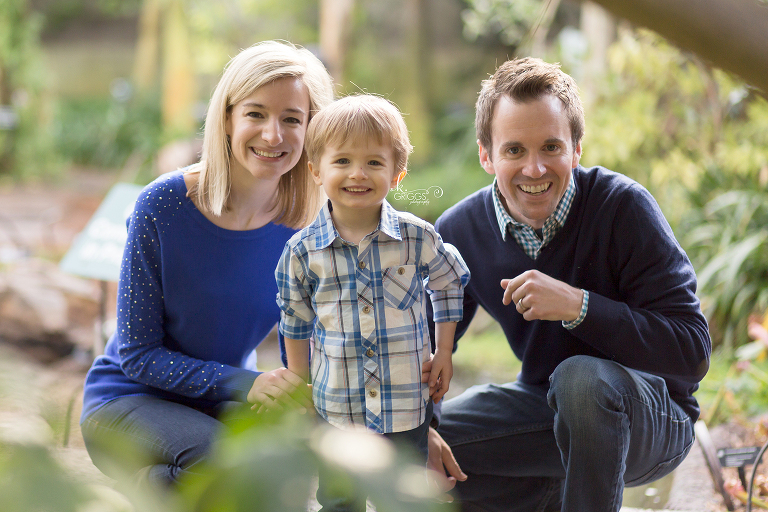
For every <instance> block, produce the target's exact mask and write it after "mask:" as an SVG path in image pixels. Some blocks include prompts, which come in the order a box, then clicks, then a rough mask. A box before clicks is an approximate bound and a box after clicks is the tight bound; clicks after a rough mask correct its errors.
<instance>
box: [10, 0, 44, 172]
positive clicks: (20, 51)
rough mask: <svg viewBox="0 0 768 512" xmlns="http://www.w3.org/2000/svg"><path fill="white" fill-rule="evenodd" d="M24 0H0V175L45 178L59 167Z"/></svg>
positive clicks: (34, 17)
mask: <svg viewBox="0 0 768 512" xmlns="http://www.w3.org/2000/svg"><path fill="white" fill-rule="evenodd" d="M41 26H42V17H41V16H40V15H39V14H37V13H35V12H33V11H32V10H31V9H30V8H29V7H28V5H27V1H26V0H0V110H1V111H2V117H3V122H1V123H0V125H1V126H0V175H6V176H11V177H13V178H19V177H21V176H25V177H27V178H33V177H39V176H45V175H47V174H50V173H53V172H55V171H56V170H57V167H58V165H57V164H58V160H57V158H56V153H55V152H54V151H52V147H51V146H52V138H51V136H50V130H49V128H50V123H51V119H52V111H53V107H52V105H53V101H52V99H51V97H50V95H49V92H48V89H47V74H46V71H45V69H44V66H43V60H42V53H41V46H40V28H41Z"/></svg>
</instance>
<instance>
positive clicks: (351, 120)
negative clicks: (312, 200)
mask: <svg viewBox="0 0 768 512" xmlns="http://www.w3.org/2000/svg"><path fill="white" fill-rule="evenodd" d="M366 140H376V141H377V142H378V143H379V144H386V143H390V144H391V145H392V152H393V156H394V160H395V172H396V173H397V172H400V171H403V170H406V169H407V167H408V155H410V153H411V151H413V146H411V141H410V139H409V137H408V127H407V126H406V125H405V120H403V115H402V114H401V113H400V110H398V108H397V107H396V106H395V105H394V104H393V103H392V102H391V101H388V100H386V99H384V98H382V97H380V96H374V95H372V94H354V95H350V96H346V97H344V98H341V99H338V100H336V101H334V102H333V103H331V104H330V105H328V106H327V107H325V108H323V109H322V110H321V111H320V112H318V113H317V114H316V115H315V117H314V118H313V119H312V122H310V123H309V128H307V135H306V137H305V138H304V148H305V149H306V151H307V158H308V159H309V161H310V162H312V163H313V164H317V162H319V161H320V157H322V155H323V150H324V149H325V148H326V146H329V145H331V146H337V147H338V146H343V145H344V144H345V143H346V142H348V141H352V142H355V143H356V142H361V141H366Z"/></svg>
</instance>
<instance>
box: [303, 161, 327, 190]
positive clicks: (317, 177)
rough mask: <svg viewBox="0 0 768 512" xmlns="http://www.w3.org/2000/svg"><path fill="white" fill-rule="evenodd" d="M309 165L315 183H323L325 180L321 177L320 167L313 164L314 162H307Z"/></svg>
mask: <svg viewBox="0 0 768 512" xmlns="http://www.w3.org/2000/svg"><path fill="white" fill-rule="evenodd" d="M307 167H309V174H311V175H312V179H313V180H314V181H315V185H322V184H323V181H322V180H321V179H320V167H315V166H314V165H312V162H307Z"/></svg>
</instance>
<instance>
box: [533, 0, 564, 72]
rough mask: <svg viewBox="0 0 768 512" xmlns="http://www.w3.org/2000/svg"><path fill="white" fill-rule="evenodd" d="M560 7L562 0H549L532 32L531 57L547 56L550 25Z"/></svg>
mask: <svg viewBox="0 0 768 512" xmlns="http://www.w3.org/2000/svg"><path fill="white" fill-rule="evenodd" d="M559 7H560V0H547V4H546V7H545V10H544V12H543V13H542V15H541V17H540V18H539V20H538V21H537V23H536V26H535V27H534V28H533V33H532V34H531V51H530V55H531V57H539V58H542V59H543V58H546V54H547V35H548V34H549V27H550V26H551V25H552V20H554V19H555V14H557V9H558V8H559Z"/></svg>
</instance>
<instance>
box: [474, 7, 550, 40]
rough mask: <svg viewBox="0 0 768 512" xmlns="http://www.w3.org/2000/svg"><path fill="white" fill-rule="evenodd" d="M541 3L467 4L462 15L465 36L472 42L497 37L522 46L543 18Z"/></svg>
mask: <svg viewBox="0 0 768 512" xmlns="http://www.w3.org/2000/svg"><path fill="white" fill-rule="evenodd" d="M543 7H544V2H542V0H467V9H466V10H464V11H463V13H462V20H463V21H464V34H465V35H466V37H467V38H468V39H470V40H476V39H478V38H480V37H484V36H498V37H499V38H500V39H501V40H502V41H503V42H504V43H505V44H507V45H509V46H519V45H520V43H522V42H523V40H524V39H525V38H526V37H527V36H528V35H529V32H530V30H531V27H532V26H534V25H535V24H536V21H537V19H538V18H539V17H540V16H541V14H542V8H543Z"/></svg>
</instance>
